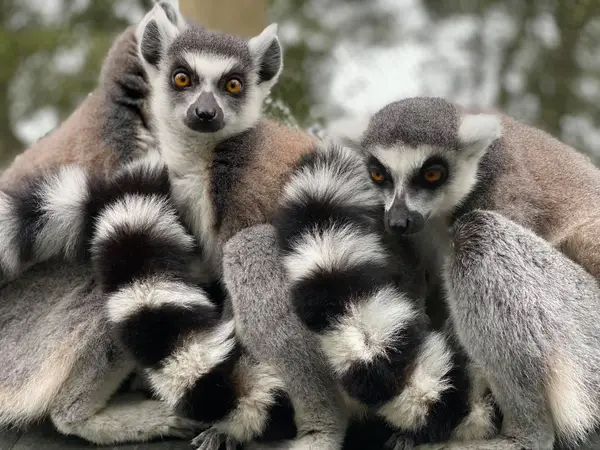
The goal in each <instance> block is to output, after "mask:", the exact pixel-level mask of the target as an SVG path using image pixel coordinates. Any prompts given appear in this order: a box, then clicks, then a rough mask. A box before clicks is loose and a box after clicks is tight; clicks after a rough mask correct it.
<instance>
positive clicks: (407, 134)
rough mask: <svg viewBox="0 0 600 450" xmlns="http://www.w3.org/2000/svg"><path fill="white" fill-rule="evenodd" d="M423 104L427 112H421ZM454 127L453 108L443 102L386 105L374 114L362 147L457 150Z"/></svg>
mask: <svg viewBox="0 0 600 450" xmlns="http://www.w3.org/2000/svg"><path fill="white" fill-rule="evenodd" d="M424 101H426V102H427V106H428V107H427V108H423V102H424ZM458 123H459V116H458V114H457V111H456V108H455V107H454V106H453V105H452V104H450V103H448V102H447V101H445V100H443V99H441V98H432V99H428V98H424V97H415V98H409V99H405V100H401V101H398V102H395V103H390V104H389V105H387V106H384V107H383V108H382V109H381V110H379V111H378V112H377V113H376V114H374V115H373V117H372V118H371V120H370V121H369V125H368V127H367V130H366V131H365V133H364V134H363V136H362V145H363V146H365V147H371V146H377V145H379V146H383V147H390V146H393V145H397V144H398V142H403V143H405V144H407V145H411V146H414V145H422V144H427V145H434V146H436V147H442V148H447V149H454V150H456V149H458V148H459V146H460V143H459V142H458V140H457V137H456V133H457V129H458Z"/></svg>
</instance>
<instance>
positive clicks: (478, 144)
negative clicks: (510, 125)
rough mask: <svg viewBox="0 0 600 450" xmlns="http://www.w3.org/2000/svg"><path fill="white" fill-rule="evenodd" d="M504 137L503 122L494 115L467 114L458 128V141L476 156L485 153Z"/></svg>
mask: <svg viewBox="0 0 600 450" xmlns="http://www.w3.org/2000/svg"><path fill="white" fill-rule="evenodd" d="M500 136H502V122H501V120H500V118H499V117H498V116H495V115H492V114H467V115H465V116H463V118H462V121H461V123H460V126H459V127H458V140H459V142H460V143H461V144H462V145H463V146H464V148H463V149H462V150H461V151H463V152H464V151H467V152H469V154H470V155H472V156H476V155H477V154H481V153H483V152H484V151H485V150H487V148H488V147H489V146H490V144H491V143H492V142H494V141H495V140H496V139H499V138H500Z"/></svg>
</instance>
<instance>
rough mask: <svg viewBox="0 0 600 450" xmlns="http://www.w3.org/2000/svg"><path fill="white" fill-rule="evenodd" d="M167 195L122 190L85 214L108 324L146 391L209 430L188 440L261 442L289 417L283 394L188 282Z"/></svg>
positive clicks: (189, 260) (189, 243) (190, 244)
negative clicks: (89, 216)
mask: <svg viewBox="0 0 600 450" xmlns="http://www.w3.org/2000/svg"><path fill="white" fill-rule="evenodd" d="M169 191H170V189H164V190H163V191H162V192H163V194H161V193H157V192H156V190H151V191H149V192H140V193H138V194H135V195H132V194H127V195H125V196H122V197H119V198H116V199H114V200H113V201H111V202H110V203H108V204H106V205H104V206H103V207H102V209H101V211H100V212H99V213H98V214H97V215H96V216H95V217H94V227H93V232H92V234H91V237H90V238H89V242H90V250H89V253H90V255H91V261H92V264H93V267H94V273H95V274H96V276H97V278H98V279H99V280H100V282H101V286H102V288H103V290H104V292H105V293H106V294H107V296H108V297H107V310H108V317H109V320H110V322H111V323H112V325H113V327H114V330H115V331H116V334H117V336H118V338H119V339H120V341H121V342H122V343H123V345H124V346H125V347H126V349H127V350H128V351H129V353H130V354H131V355H132V356H133V358H134V359H135V361H136V362H137V364H138V365H139V366H140V367H142V368H143V369H144V372H145V375H146V378H147V380H148V381H149V384H150V386H151V388H152V390H153V391H154V392H155V394H156V395H157V396H158V397H159V398H160V399H162V400H163V401H165V402H167V403H168V404H169V405H170V406H172V407H173V408H174V409H175V410H177V411H178V412H179V413H180V414H182V415H184V416H186V417H189V418H192V419H194V420H197V421H199V422H202V423H204V424H206V425H211V426H212V428H211V429H210V432H207V433H203V434H201V435H200V436H199V437H198V438H197V439H196V441H195V442H196V443H197V444H198V445H201V444H202V443H204V444H206V445H209V444H210V445H212V444H214V445H216V447H215V448H214V450H217V449H218V445H217V444H218V443H220V442H221V441H222V440H225V439H230V440H233V441H234V442H241V443H244V442H248V441H251V440H255V439H261V438H262V439H268V438H269V437H270V436H272V434H270V433H272V430H271V429H270V428H271V425H272V423H274V420H275V418H274V415H280V413H281V411H282V410H285V411H288V415H289V410H290V409H291V405H290V404H289V399H287V397H285V395H283V393H284V389H283V384H282V382H281V381H280V379H279V378H278V377H277V376H276V374H275V373H274V371H273V369H272V368H271V367H269V366H268V365H265V364H262V363H261V362H258V361H256V360H254V359H252V358H251V357H250V356H249V355H247V354H246V353H245V352H244V350H243V349H242V348H241V347H240V345H239V342H238V339H237V337H236V334H235V324H234V320H233V319H232V318H229V317H227V316H226V315H224V311H223V310H222V307H221V306H222V305H219V304H218V303H216V302H215V301H213V299H212V298H211V296H210V295H209V292H208V291H207V290H206V289H205V288H203V287H202V286H199V285H198V284H196V283H195V277H194V273H193V267H192V266H193V262H194V261H197V260H199V259H200V257H201V255H200V253H199V248H198V246H197V244H196V241H195V239H194V238H193V236H191V235H190V234H189V233H188V232H187V230H186V228H185V227H184V226H183V225H182V224H181V223H180V220H179V216H178V214H177V211H176V210H175V209H174V207H173V206H172V204H171V202H170V195H169ZM210 445H209V446H208V447H203V448H207V449H210V448H211V447H210Z"/></svg>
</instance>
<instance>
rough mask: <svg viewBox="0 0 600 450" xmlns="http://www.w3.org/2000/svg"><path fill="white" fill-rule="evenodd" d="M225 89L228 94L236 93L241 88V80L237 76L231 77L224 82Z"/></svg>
mask: <svg viewBox="0 0 600 450" xmlns="http://www.w3.org/2000/svg"><path fill="white" fill-rule="evenodd" d="M225 90H226V91H227V92H229V93H230V94H238V93H239V92H240V91H241V90H242V82H241V81H240V80H239V79H237V78H232V79H230V80H229V81H228V82H227V83H225Z"/></svg>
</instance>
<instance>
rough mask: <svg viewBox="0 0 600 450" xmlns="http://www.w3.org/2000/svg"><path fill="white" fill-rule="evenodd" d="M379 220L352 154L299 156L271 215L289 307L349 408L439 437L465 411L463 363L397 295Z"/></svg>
mask: <svg viewBox="0 0 600 450" xmlns="http://www.w3.org/2000/svg"><path fill="white" fill-rule="evenodd" d="M382 219H383V201H382V198H381V196H380V193H379V191H378V188H377V187H376V186H375V185H374V184H373V183H372V182H371V180H370V179H369V177H368V172H367V165H366V161H365V160H364V159H363V157H362V156H361V155H359V154H358V153H355V152H353V151H352V150H350V149H347V148H343V147H339V146H335V145H328V146H322V147H319V148H317V149H316V150H315V152H314V153H313V154H311V155H309V156H308V157H307V158H305V159H304V160H303V161H302V162H301V164H300V165H299V167H298V168H297V169H296V171H295V173H294V174H293V176H292V178H291V180H290V181H289V182H288V183H287V185H286V186H285V189H284V195H283V200H282V203H281V207H280V209H279V211H278V214H277V215H276V217H275V219H274V225H275V227H276V228H277V230H278V236H279V241H280V245H281V248H282V251H283V258H284V265H285V267H286V270H287V274H288V278H289V280H290V282H291V286H292V299H293V300H292V301H293V306H294V309H295V311H296V313H297V314H298V316H299V318H300V320H301V321H302V322H303V323H304V324H305V325H306V326H307V327H308V328H309V329H310V330H312V331H313V332H314V333H316V334H317V335H318V337H319V339H320V342H321V345H322V348H323V350H324V352H325V354H326V356H327V358H328V360H329V363H330V366H331V368H332V370H333V372H334V374H335V376H336V377H337V380H338V382H339V383H340V385H341V387H342V389H343V391H344V392H345V394H346V396H347V397H348V399H349V403H350V404H351V405H353V407H355V408H357V409H358V410H367V409H368V410H371V411H372V412H375V413H376V414H377V415H379V416H380V417H382V418H383V419H385V420H386V421H387V422H388V423H389V424H390V425H392V426H394V427H395V428H396V429H399V430H401V431H402V434H403V435H409V436H410V437H412V438H413V439H415V440H416V441H431V440H441V439H444V438H446V437H449V436H450V435H451V433H452V430H453V429H454V428H455V427H456V426H457V425H458V424H459V423H460V422H461V420H462V419H463V418H464V417H465V416H466V415H467V414H468V389H469V383H468V376H467V375H466V367H465V366H464V364H463V363H462V362H460V361H459V360H458V354H456V353H455V352H453V351H452V348H451V346H450V344H449V342H448V340H447V339H446V336H445V335H443V334H441V333H437V332H432V331H430V330H428V328H427V323H426V320H425V317H424V312H423V311H421V310H420V309H419V308H418V306H417V303H416V301H415V300H413V299H411V298H409V297H408V296H407V295H406V294H405V293H404V292H403V290H402V286H401V285H400V283H399V273H400V272H399V271H398V269H399V265H400V264H402V262H401V261H399V260H396V259H395V257H394V255H393V254H392V253H391V251H390V250H389V248H388V247H387V246H386V245H385V242H384V232H383V228H382V225H381V224H382V222H383V220H382ZM449 408H453V409H449Z"/></svg>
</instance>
